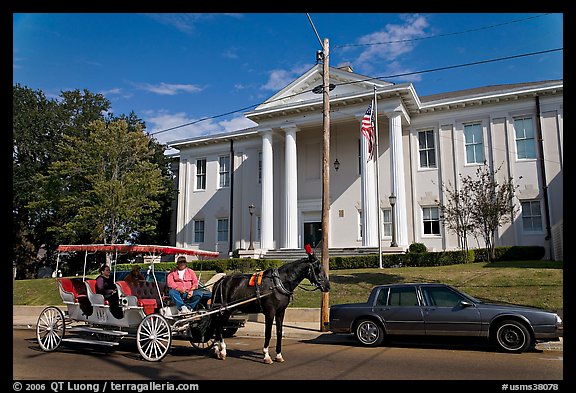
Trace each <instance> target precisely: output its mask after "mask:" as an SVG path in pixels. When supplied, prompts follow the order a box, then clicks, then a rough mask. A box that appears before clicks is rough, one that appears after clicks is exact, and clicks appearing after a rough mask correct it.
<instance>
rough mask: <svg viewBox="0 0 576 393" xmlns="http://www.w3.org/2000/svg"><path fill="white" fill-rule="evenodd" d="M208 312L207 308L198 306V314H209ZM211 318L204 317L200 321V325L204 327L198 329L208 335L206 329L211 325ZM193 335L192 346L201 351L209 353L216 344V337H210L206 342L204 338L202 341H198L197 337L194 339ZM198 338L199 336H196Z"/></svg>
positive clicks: (201, 305) (191, 335)
mask: <svg viewBox="0 0 576 393" xmlns="http://www.w3.org/2000/svg"><path fill="white" fill-rule="evenodd" d="M207 311H208V310H206V307H205V306H204V305H203V304H202V303H200V304H198V312H199V313H202V312H207ZM210 318H211V317H210V316H208V315H207V316H204V317H202V319H201V320H200V322H199V324H201V325H203V326H201V327H198V328H199V329H201V331H202V332H203V334H204V333H206V329H207V328H208V326H207V324H210ZM193 336H194V335H193V334H190V337H191V338H190V344H192V347H194V348H195V349H197V350H199V351H207V350H209V349H210V348H212V345H213V344H214V337H213V336H212V337H210V338H209V339H208V340H205V339H204V338H203V337H202V339H197V338H195V337H193ZM196 337H197V336H196Z"/></svg>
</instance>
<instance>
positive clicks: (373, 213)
mask: <svg viewBox="0 0 576 393" xmlns="http://www.w3.org/2000/svg"><path fill="white" fill-rule="evenodd" d="M358 132H359V133H360V126H359V127H358ZM368 156H369V154H368V140H367V139H366V138H365V137H364V135H362V133H360V162H361V166H362V168H361V171H362V174H361V178H360V180H361V181H360V183H361V191H362V192H361V195H362V246H365V247H378V204H377V200H376V199H377V197H376V167H375V162H374V160H368Z"/></svg>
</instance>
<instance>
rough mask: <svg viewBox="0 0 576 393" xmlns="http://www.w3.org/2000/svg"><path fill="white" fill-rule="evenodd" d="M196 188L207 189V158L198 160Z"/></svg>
mask: <svg viewBox="0 0 576 393" xmlns="http://www.w3.org/2000/svg"><path fill="white" fill-rule="evenodd" d="M196 189H197V190H205V189H206V159H205V158H199V159H197V160H196Z"/></svg>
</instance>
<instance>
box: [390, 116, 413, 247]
mask: <svg viewBox="0 0 576 393" xmlns="http://www.w3.org/2000/svg"><path fill="white" fill-rule="evenodd" d="M386 116H388V118H389V119H390V120H389V127H390V183H391V187H392V189H391V190H390V192H391V193H392V194H394V195H396V205H395V206H394V218H395V220H394V227H395V230H396V243H397V244H398V247H403V248H406V247H407V246H408V219H407V216H406V187H405V183H404V153H403V149H402V112H391V113H386Z"/></svg>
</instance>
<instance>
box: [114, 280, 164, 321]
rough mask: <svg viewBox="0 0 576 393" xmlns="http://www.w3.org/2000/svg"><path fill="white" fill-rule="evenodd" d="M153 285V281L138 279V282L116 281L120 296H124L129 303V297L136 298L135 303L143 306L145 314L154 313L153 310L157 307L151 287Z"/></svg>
mask: <svg viewBox="0 0 576 393" xmlns="http://www.w3.org/2000/svg"><path fill="white" fill-rule="evenodd" d="M153 285H154V283H150V282H145V281H139V282H138V283H127V282H126V281H117V282H116V287H118V290H119V291H118V292H119V293H120V297H121V298H122V297H124V298H126V299H127V303H128V304H129V305H130V303H131V299H136V304H137V305H138V306H140V307H142V308H143V310H144V313H145V314H146V315H148V314H152V313H154V310H155V309H156V308H157V307H158V302H157V301H156V296H155V295H154V291H153V290H152V289H151V288H152V286H153Z"/></svg>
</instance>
